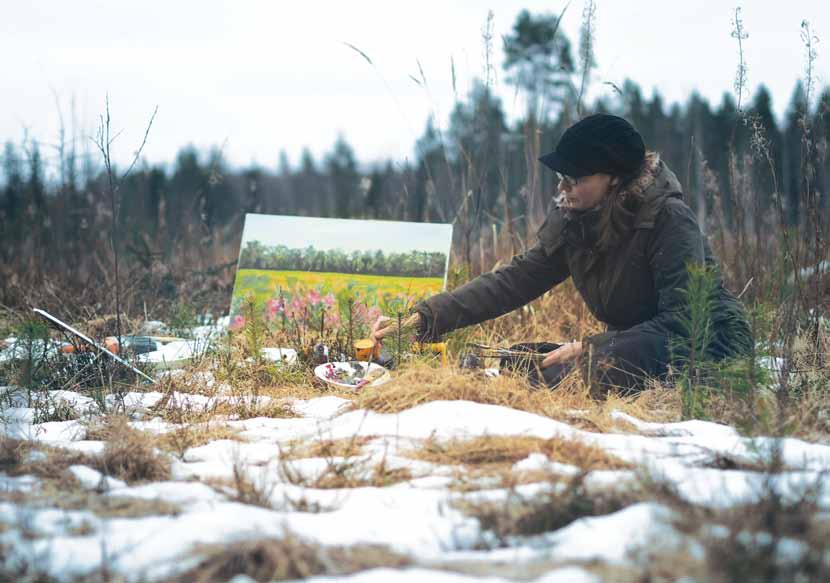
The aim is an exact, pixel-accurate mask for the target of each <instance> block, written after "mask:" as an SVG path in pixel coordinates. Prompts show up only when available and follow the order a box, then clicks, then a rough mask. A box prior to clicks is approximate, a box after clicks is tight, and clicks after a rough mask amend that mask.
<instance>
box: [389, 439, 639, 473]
mask: <svg viewBox="0 0 830 583" xmlns="http://www.w3.org/2000/svg"><path fill="white" fill-rule="evenodd" d="M532 453H540V454H544V455H545V456H547V457H548V458H549V459H550V460H551V461H555V462H560V463H563V464H570V465H574V466H577V467H579V468H581V469H583V470H586V471H591V470H623V469H630V468H631V465H630V464H628V463H626V462H624V461H622V460H621V459H619V458H617V457H615V456H613V455H611V454H609V453H608V452H606V451H605V450H603V449H601V448H599V447H596V446H594V445H589V444H586V443H583V442H581V441H579V440H571V439H562V438H558V437H555V438H552V439H541V438H538V437H527V436H495V435H494V436H483V437H475V438H472V439H465V440H450V441H443V442H442V441H438V440H435V439H430V440H427V441H426V442H425V443H424V447H423V448H422V449H417V450H413V451H410V452H408V453H407V454H405V455H408V456H409V457H412V458H414V459H419V460H422V461H427V462H431V463H436V464H444V465H454V464H464V465H468V466H478V465H490V464H496V465H499V464H509V465H512V464H514V463H516V462H518V461H520V460H523V459H525V458H526V457H528V456H529V455H530V454H532Z"/></svg>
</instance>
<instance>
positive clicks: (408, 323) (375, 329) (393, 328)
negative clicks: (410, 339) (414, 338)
mask: <svg viewBox="0 0 830 583" xmlns="http://www.w3.org/2000/svg"><path fill="white" fill-rule="evenodd" d="M420 323H421V314H419V313H418V312H415V313H414V314H411V315H410V316H407V317H406V318H404V319H403V321H402V322H401V328H402V329H404V328H409V327H414V326H418V324H420ZM397 332H398V322H397V319H396V318H390V317H388V316H381V317H380V318H378V319H377V321H376V322H375V323H374V324H373V325H372V334H371V336H370V337H371V339H372V340H374V341H375V342H380V341H382V340H383V339H384V337H386V336H389V335H390V334H397Z"/></svg>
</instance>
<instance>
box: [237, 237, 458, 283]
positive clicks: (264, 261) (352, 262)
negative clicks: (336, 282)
mask: <svg viewBox="0 0 830 583" xmlns="http://www.w3.org/2000/svg"><path fill="white" fill-rule="evenodd" d="M446 263H447V256H446V254H444V253H438V252H429V251H416V250H413V251H410V252H408V253H384V252H383V251H381V250H380V249H377V250H374V251H368V250H367V251H351V252H347V251H344V250H343V249H328V250H325V251H323V250H321V249H315V248H314V247H313V246H308V247H305V248H303V249H295V248H290V247H286V246H285V245H274V246H267V245H263V244H262V243H261V242H259V241H249V242H248V244H247V245H245V247H244V248H243V249H242V253H240V255H239V268H240V269H270V270H275V271H317V272H333V273H357V274H363V275H394V276H405V277H444V269H445V266H446Z"/></svg>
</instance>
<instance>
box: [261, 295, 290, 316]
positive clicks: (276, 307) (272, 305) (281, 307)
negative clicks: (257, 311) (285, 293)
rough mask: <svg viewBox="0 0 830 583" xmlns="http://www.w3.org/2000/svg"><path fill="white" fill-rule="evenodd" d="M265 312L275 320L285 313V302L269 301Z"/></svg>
mask: <svg viewBox="0 0 830 583" xmlns="http://www.w3.org/2000/svg"><path fill="white" fill-rule="evenodd" d="M265 311H266V314H267V315H268V316H269V317H271V318H273V317H274V316H276V315H277V314H281V313H283V312H284V311H285V300H284V299H283V298H281V297H280V298H273V299H270V300H268V302H267V303H266V304H265Z"/></svg>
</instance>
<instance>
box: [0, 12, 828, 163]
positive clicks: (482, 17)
mask: <svg viewBox="0 0 830 583" xmlns="http://www.w3.org/2000/svg"><path fill="white" fill-rule="evenodd" d="M736 5H737V3H736V2H727V1H723V0H682V1H681V0H625V1H623V0H613V1H612V0H598V1H597V39H596V60H597V62H598V65H599V69H598V70H597V71H596V73H595V76H594V79H593V85H592V92H593V94H594V95H596V94H598V93H602V92H609V91H610V90H609V89H608V88H607V86H606V85H603V84H602V82H604V81H611V82H614V83H617V84H620V83H622V81H623V80H624V79H625V78H626V77H630V78H632V79H634V80H635V81H636V82H637V83H639V84H640V85H641V87H643V90H644V93H645V95H647V96H648V95H650V94H651V92H652V90H653V88H655V87H657V88H658V89H659V90H660V92H661V93H662V94H663V96H664V98H665V101H666V103H671V102H673V101H678V100H679V101H685V100H686V99H687V98H688V96H689V93H690V92H691V91H692V90H693V89H697V90H698V91H699V92H700V93H701V94H703V95H704V96H705V97H707V98H708V99H709V100H710V102H711V103H712V104H713V105H716V104H717V103H719V102H720V100H721V96H722V94H723V93H724V92H726V91H732V85H733V79H734V76H735V69H736V65H737V52H736V41H735V40H734V39H732V38H731V37H730V32H731V28H732V25H731V20H732V16H733V10H734V7H735V6H736ZM741 5H742V6H743V19H744V25H745V28H746V30H747V32H748V33H749V35H750V36H749V38H748V39H747V40H746V41H745V57H746V61H747V64H748V67H749V71H748V73H749V93H750V95H751V94H752V93H754V90H755V89H756V88H757V86H758V84H759V83H760V82H762V81H763V82H764V83H765V84H766V85H767V86H768V87H769V88H770V89H771V91H772V93H773V98H774V105H775V107H776V110H777V111H778V113H779V114H780V113H782V112H783V110H784V108H785V107H786V105H787V103H788V102H789V99H790V95H791V92H792V90H793V87H794V85H795V81H796V79H797V78H798V77H800V76H803V66H804V50H803V45H802V43H801V40H800V37H799V34H800V24H801V21H802V20H803V19H808V20H809V21H810V23H811V24H812V27H813V29H814V32H815V34H817V35H818V36H819V37H821V36H825V37H828V36H830V30H828V29H830V2H827V1H824V0H787V1H786V2H780V1H773V0H744V2H742V3H741ZM0 6H2V19H0V51H1V52H2V54H3V55H4V66H3V70H2V75H0V98H1V99H0V103H2V109H0V139H2V140H7V139H11V140H13V141H15V142H19V141H20V140H21V139H22V137H23V135H24V132H28V134H29V135H30V136H31V137H33V138H35V139H37V140H40V141H41V142H44V143H48V144H54V143H56V142H57V136H58V127H59V121H58V120H59V116H58V107H57V106H56V101H57V102H59V103H60V107H61V109H62V110H63V115H64V117H65V120H66V123H67V125H70V121H71V117H72V115H71V109H72V108H71V104H72V102H73V101H74V104H75V118H76V119H77V126H78V127H79V134H80V135H81V137H84V138H86V139H85V141H84V143H86V144H90V141H89V139H88V136H89V135H91V134H93V133H94V130H95V127H96V125H97V117H98V115H99V114H100V113H101V112H102V111H103V108H104V99H105V95H106V94H107V93H109V95H110V103H111V111H112V116H113V125H114V128H115V129H116V130H123V133H122V134H121V136H120V137H119V138H118V140H117V141H116V143H115V145H114V154H115V156H116V158H117V159H120V160H122V161H126V160H127V159H128V158H130V157H131V155H132V152H133V151H134V150H135V148H136V147H137V145H138V144H139V143H140V142H141V137H142V135H143V133H144V128H145V125H146V123H147V120H148V119H149V117H150V114H151V112H152V111H153V109H154V107H155V106H158V108H159V111H158V117H157V118H156V122H155V125H154V126H153V128H152V131H151V133H150V137H149V142H148V144H147V147H146V149H145V151H144V154H145V157H146V158H147V159H148V160H150V161H151V162H172V161H173V159H174V156H175V153H176V152H177V151H178V150H179V148H181V147H182V146H184V145H186V144H188V143H193V144H194V145H196V146H197V147H200V148H207V147H210V146H222V145H223V144H224V146H223V148H224V152H225V154H226V157H227V159H228V160H229V161H230V162H231V163H233V164H236V165H247V164H249V163H251V162H256V163H259V164H261V165H264V166H268V167H275V165H276V163H277V160H278V154H279V151H280V150H285V151H286V152H287V153H288V155H289V159H290V160H291V162H292V163H296V162H297V161H298V160H299V156H300V152H301V150H302V148H303V147H304V146H307V147H309V148H310V149H311V151H312V152H313V154H314V155H315V158H316V159H317V160H318V161H319V159H320V157H321V156H322V155H323V154H324V153H326V152H327V151H329V150H330V149H331V147H332V144H333V143H334V140H335V139H336V137H337V135H338V134H343V135H345V137H346V138H347V139H348V141H349V142H350V143H351V144H352V146H353V147H354V148H355V150H356V153H357V155H358V158H359V159H360V160H361V161H362V162H370V161H375V160H381V159H386V158H392V159H396V160H403V159H404V158H411V157H412V156H413V148H414V142H415V140H416V139H417V137H418V136H420V134H421V133H422V131H423V128H424V125H425V123H426V119H427V117H428V116H429V115H430V114H434V115H435V116H436V118H437V119H438V120H439V121H440V123H441V124H442V125H445V124H446V122H447V117H448V114H449V111H450V109H451V107H452V104H453V101H454V97H455V96H454V94H453V88H452V80H451V68H450V62H451V59H452V60H453V61H454V62H455V66H456V74H457V89H458V93H459V95H460V96H463V95H464V94H466V92H467V90H468V89H469V87H470V84H471V81H472V80H473V78H475V77H481V76H483V72H484V65H483V62H484V59H483V54H484V48H483V42H482V39H481V31H482V29H483V27H484V23H485V21H486V18H487V12H488V10H492V11H493V13H494V26H495V37H496V42H495V43H494V47H493V48H494V55H493V56H494V58H495V64H496V73H497V78H496V87H497V90H498V91H499V93H500V95H501V96H502V98H503V104H504V108H505V110H506V111H507V113H508V116H509V117H510V118H511V119H516V118H517V117H518V116H519V115H520V114H521V113H522V112H523V110H524V105H523V103H522V101H521V99H519V98H517V97H516V95H515V94H514V92H513V90H512V89H511V88H510V87H509V86H507V85H506V84H505V83H504V81H503V77H504V74H503V72H502V70H501V66H500V65H501V40H500V39H501V36H502V35H504V34H507V33H508V32H509V31H510V29H511V27H512V24H513V22H514V20H515V17H516V15H517V14H518V12H519V11H520V10H521V9H522V8H528V9H529V10H531V11H532V12H544V11H551V10H552V11H557V12H558V11H560V10H561V9H562V8H563V7H564V6H565V2H561V1H560V2H557V1H552V0H548V1H541V0H525V1H521V2H519V1H513V0H498V1H496V0H493V1H491V2H489V3H487V2H480V1H479V2H477V1H473V0H465V1H456V2H449V1H446V0H444V1H436V0H421V1H419V2H411V1H409V2H401V1H399V0H386V1H383V0H378V1H370V0H350V1H348V2H342V1H325V2H324V1H319V0H303V1H301V2H293V1H279V0H271V1H265V0H263V1H252V0H236V1H227V2H218V1H211V0H200V1H184V0H165V1H163V2H162V1H159V0H143V1H142V2H126V1H124V0H106V1H98V0H95V1H93V0H72V1H66V0H41V1H29V2H26V1H23V2H21V1H19V0H0ZM582 8H583V0H572V2H571V4H570V6H569V8H568V10H567V13H566V15H565V18H564V21H563V27H564V30H565V32H566V33H567V35H568V36H569V38H570V39H571V41H572V43H573V45H574V48H576V46H577V44H578V30H579V26H580V20H581V13H582ZM343 42H349V43H352V44H354V45H355V46H357V47H359V48H360V49H361V50H363V51H364V52H365V53H366V54H367V55H369V57H370V58H371V59H372V60H373V62H374V66H370V65H369V64H368V63H367V62H366V61H365V60H364V59H363V58H362V57H360V56H359V55H358V54H357V53H355V52H354V51H353V50H351V49H349V48H348V47H346V46H345V45H344V44H343ZM817 48H818V50H819V58H818V62H817V71H816V73H817V76H818V77H819V81H820V82H821V83H828V82H830V65H828V63H830V60H828V58H827V56H826V55H825V54H824V52H823V48H824V47H823V46H822V44H821V43H819V44H818V47H817ZM418 61H420V63H421V65H422V67H423V70H424V74H425V75H426V78H427V82H428V88H426V89H425V88H422V87H419V86H418V85H417V84H415V83H414V82H413V81H412V80H411V79H410V75H412V76H415V77H420V73H419V70H418V64H417V63H418ZM44 154H45V155H47V156H48V155H53V150H51V149H50V148H44Z"/></svg>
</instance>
